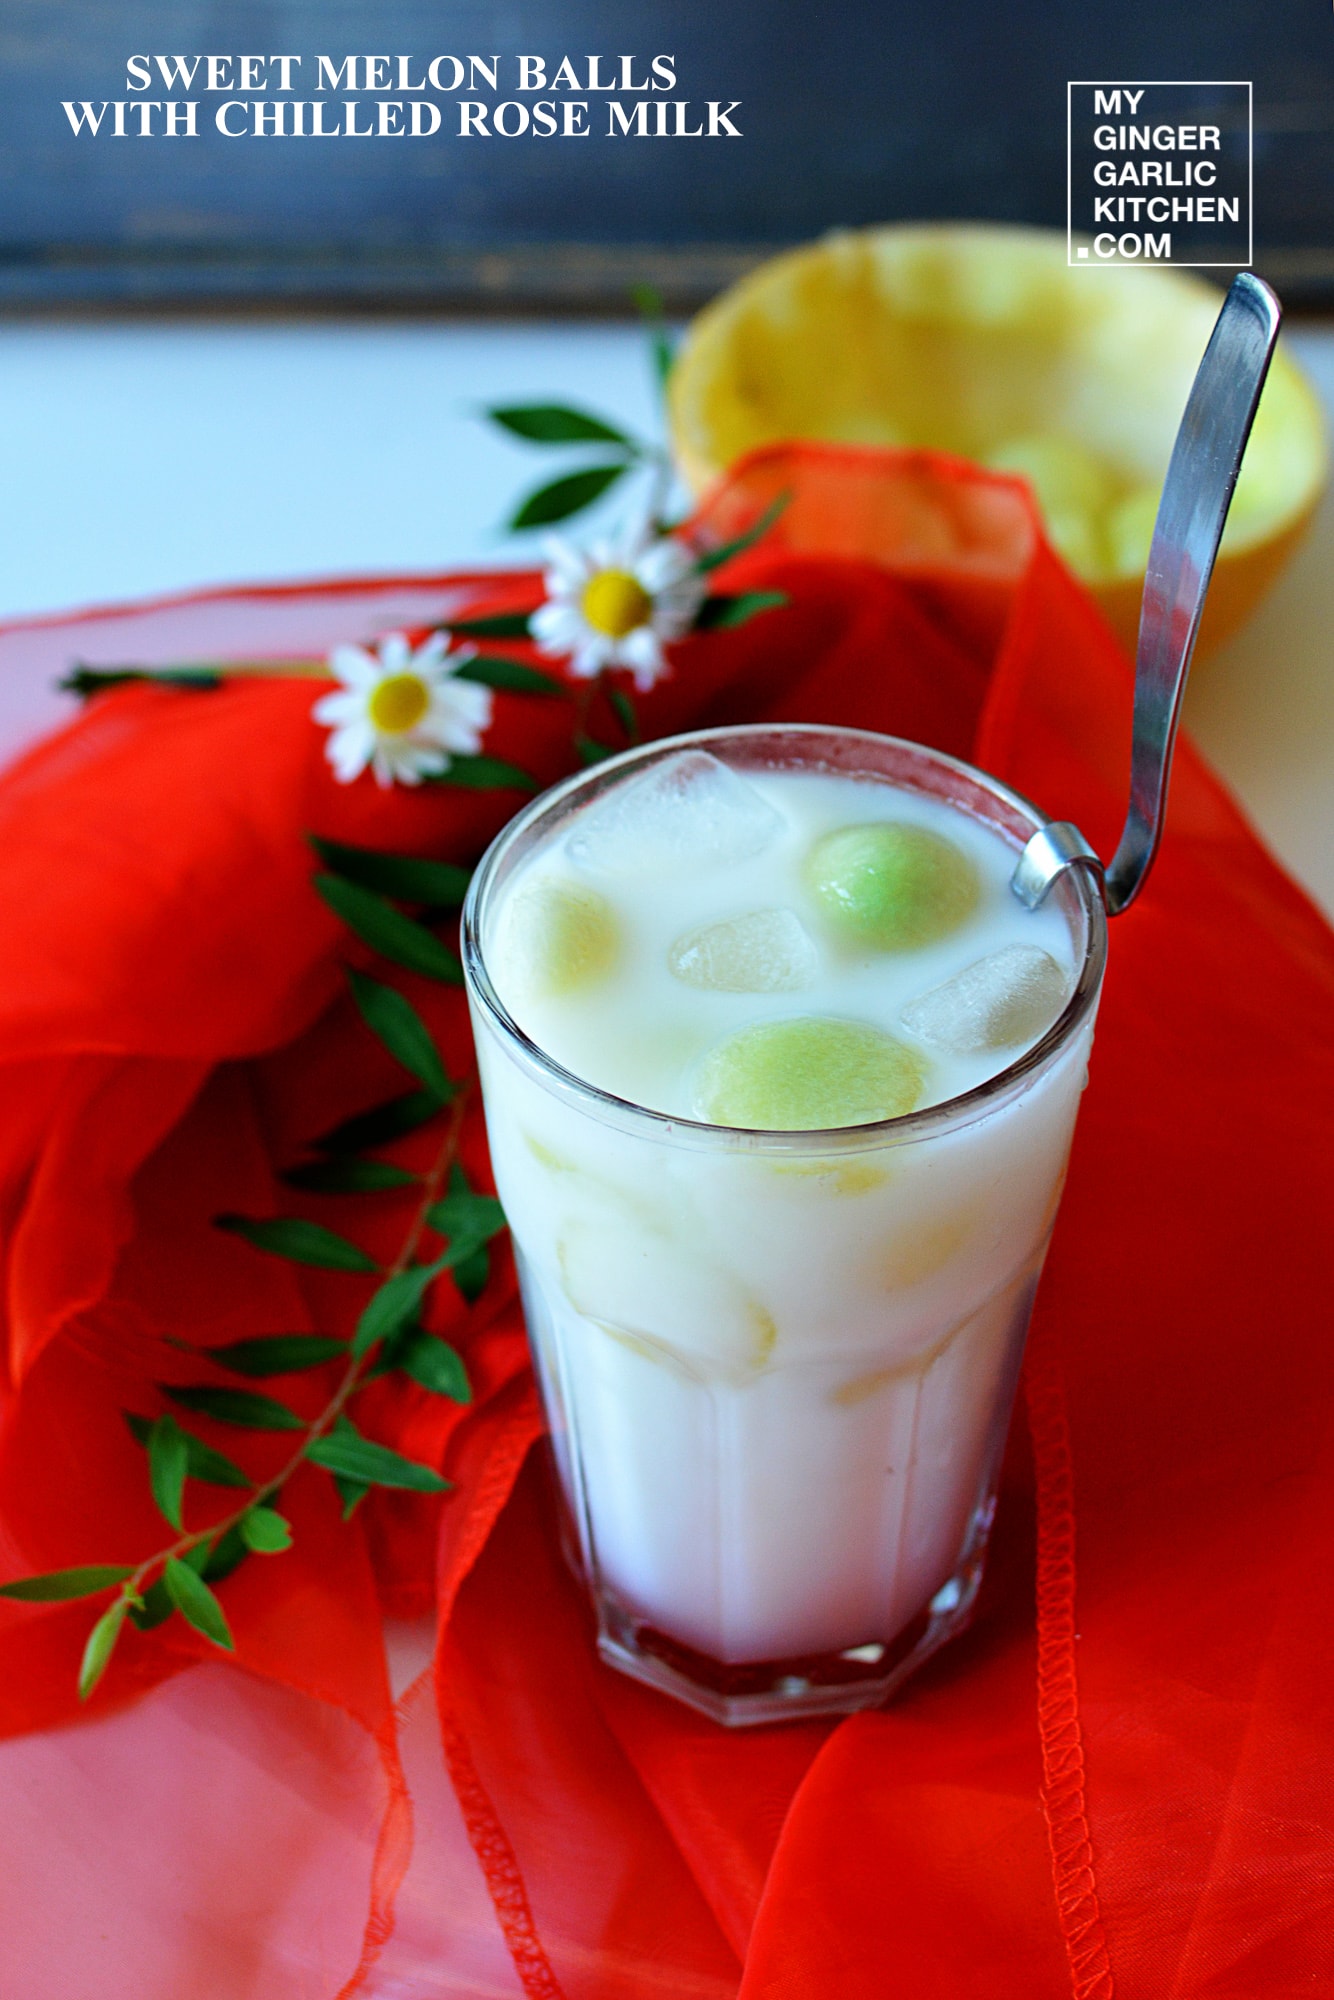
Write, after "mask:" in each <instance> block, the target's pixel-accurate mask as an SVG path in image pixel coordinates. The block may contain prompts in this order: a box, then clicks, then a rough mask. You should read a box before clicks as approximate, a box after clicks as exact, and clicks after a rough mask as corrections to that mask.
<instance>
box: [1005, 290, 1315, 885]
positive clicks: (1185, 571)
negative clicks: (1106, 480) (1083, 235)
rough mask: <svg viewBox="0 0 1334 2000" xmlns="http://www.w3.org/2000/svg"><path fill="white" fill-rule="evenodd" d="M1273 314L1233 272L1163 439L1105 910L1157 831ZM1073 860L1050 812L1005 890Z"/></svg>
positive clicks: (1072, 839)
mask: <svg viewBox="0 0 1334 2000" xmlns="http://www.w3.org/2000/svg"><path fill="white" fill-rule="evenodd" d="M1281 311H1282V309H1281V307H1280V306H1279V302H1278V300H1277V299H1276V298H1275V297H1274V294H1273V293H1272V292H1271V291H1270V289H1269V287H1268V285H1265V284H1262V283H1261V281H1260V279H1259V278H1257V277H1255V276H1254V275H1253V274H1252V273H1251V272H1250V271H1242V272H1240V273H1239V274H1238V275H1237V277H1235V278H1234V279H1233V280H1232V286H1231V289H1230V290H1229V292H1228V295H1227V297H1226V298H1225V299H1224V301H1223V309H1222V311H1221V312H1220V313H1219V315H1218V320H1217V323H1216V324H1215V326H1214V330H1213V333H1212V335H1211V336H1210V339H1209V345H1208V347H1207V348H1206V349H1205V351H1204V359H1203V360H1202V361H1201V363H1200V366H1199V369H1198V371H1197V373H1196V376H1195V381H1194V385H1193V386H1192V388H1191V392H1190V397H1189V399H1188V401H1187V403H1186V408H1185V413H1184V415H1183V416H1182V419H1181V427H1180V429H1179V430H1178V432H1177V436H1176V443H1175V445H1174V446H1173V447H1172V460H1171V463H1170V465H1169V466H1168V468H1167V479H1166V481H1165V483H1164V485H1163V497H1162V499H1161V500H1160V502H1159V503H1158V518H1157V520H1156V522H1155V523H1154V529H1153V543H1152V546H1151V547H1150V550H1149V567H1148V573H1147V574H1146V576H1145V578H1144V600H1143V603H1142V605H1141V608H1140V620H1139V645H1138V648H1137V650H1136V654H1135V710H1134V724H1133V739H1132V746H1131V753H1130V807H1129V811H1128V812H1127V815H1126V823H1125V827H1124V830H1123V831H1122V834H1121V839H1120V843H1119V845H1118V846H1117V850H1116V853H1115V854H1114V855H1113V856H1112V859H1111V861H1110V862H1109V864H1108V866H1107V869H1106V872H1105V876H1104V881H1103V894H1104V897H1105V899H1106V903H1107V912H1108V915H1109V916H1113V917H1115V916H1119V915H1120V913H1121V911H1122V910H1125V909H1129V907H1130V905H1131V903H1133V902H1134V900H1135V898H1136V896H1137V895H1138V894H1139V892H1140V890H1141V889H1142V888H1143V886H1144V881H1145V877H1146V876H1147V875H1148V872H1149V869H1150V868H1151V867H1152V865H1153V859H1154V856H1155V855H1156V854H1157V852H1158V844H1159V842H1160V841H1161V839H1162V834H1163V819H1164V815H1165V813H1166V810H1167V784H1168V779H1169V777H1170V775H1171V770H1172V750H1173V747H1174V745H1175V743H1176V733H1177V723H1178V722H1179V721H1180V718H1181V698H1182V695H1183V694H1184V693H1185V689H1186V675H1187V673H1188V672H1189V670H1190V662H1191V655H1192V654H1193V653H1194V651H1195V637H1196V634H1197V633H1198V631H1199V629H1200V614H1201V613H1202V612H1203V610H1204V600H1205V596H1206V593H1207V592H1208V589H1209V579H1210V577H1211V576H1212V575H1213V568H1214V558H1215V556H1216V555H1217V554H1218V544H1219V542H1220V541H1221V539H1222V535H1223V524H1224V522H1225V521H1226V520H1227V511H1228V508H1229V506H1230V505H1231V503H1232V490H1233V488H1234V487H1235V485H1236V483H1237V474H1238V472H1239V471H1240V469H1241V460H1242V454H1243V452H1244V451H1245V449H1246V440H1247V438H1248V437H1249V436H1250V434H1251V424H1252V422H1253V421H1254V417H1255V408H1256V404H1257V403H1258V402H1259V400H1260V391H1261V389H1262V388H1263V387H1264V380H1265V376H1266V374H1267V373H1268V372H1269V362H1270V357H1271V356H1272V354H1273V351H1274V342H1275V341H1276V340H1277V338H1278V323H1279V319H1280V317H1281ZM1072 867H1075V868H1078V867H1082V868H1088V869H1090V870H1091V871H1092V872H1093V873H1095V874H1097V875H1104V871H1103V865H1102V862H1101V861H1100V860H1099V858H1098V856H1097V855H1096V854H1095V853H1094V851H1093V849H1092V848H1091V847H1090V846H1089V844H1088V842H1087V841H1086V840H1085V838H1084V836H1083V834H1082V833H1080V831H1079V829H1078V827H1076V826H1073V825H1072V824H1071V823H1070V821H1069V820H1054V821H1052V822H1051V824H1050V825H1048V826H1045V827H1043V828H1042V829H1041V831H1040V832H1038V833H1035V834H1034V835H1033V838H1032V839H1031V840H1030V841H1029V843H1028V845H1027V846H1026V847H1025V849H1024V851H1023V853H1022V854H1021V855H1020V857H1019V864H1018V866H1017V867H1016V869H1015V871H1014V876H1013V878H1012V880H1011V883H1010V887H1011V888H1012V889H1013V890H1014V893H1015V895H1016V896H1018V898H1019V900H1020V902H1021V903H1026V904H1027V905H1028V907H1029V909H1036V907H1037V905H1038V904H1039V903H1040V902H1041V901H1042V899H1043V897H1044V896H1045V895H1046V894H1047V891H1048V890H1049V889H1050V888H1051V885H1052V883H1053V882H1054V881H1055V880H1056V878H1057V876H1058V875H1060V874H1061V873H1062V872H1063V871H1064V870H1065V869H1067V868H1072Z"/></svg>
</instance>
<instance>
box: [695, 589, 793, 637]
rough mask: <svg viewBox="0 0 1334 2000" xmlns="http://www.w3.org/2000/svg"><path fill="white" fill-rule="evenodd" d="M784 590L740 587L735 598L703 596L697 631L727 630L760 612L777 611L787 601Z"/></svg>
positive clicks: (697, 619)
mask: <svg viewBox="0 0 1334 2000" xmlns="http://www.w3.org/2000/svg"><path fill="white" fill-rule="evenodd" d="M787 601H788V600H787V592H786V591H783V590H743V591H742V592H741V594H740V596H738V597H706V598H705V600H704V602H703V603H702V604H701V605H700V607H699V611H698V613H697V614H696V617H695V630H696V631H697V632H727V631H731V630H733V629H734V628H735V627H736V626H738V625H746V624H749V622H750V620H751V619H752V618H758V616H759V615H760V613H761V612H762V611H777V610H778V609H779V607H780V606H781V605H784V604H786V603H787Z"/></svg>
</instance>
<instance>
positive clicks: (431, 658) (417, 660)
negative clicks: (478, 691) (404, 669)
mask: <svg viewBox="0 0 1334 2000" xmlns="http://www.w3.org/2000/svg"><path fill="white" fill-rule="evenodd" d="M449 644H450V635H449V633H448V632H432V633H430V634H429V636H428V637H427V638H425V639H423V640H422V642H421V644H420V646H418V648H417V650H416V652H415V653H414V654H413V655H412V670H413V672H414V673H418V674H420V675H421V676H422V679H423V680H428V679H429V678H430V676H431V675H432V674H436V673H439V672H441V670H442V669H443V671H444V672H445V673H452V672H453V670H454V669H453V667H452V666H450V665H448V664H447V663H446V656H447V654H448V653H449ZM476 651H477V648H476V647H475V646H472V647H469V648H467V649H465V650H463V651H460V653H459V654H458V656H457V664H458V665H459V666H462V664H463V662H464V660H465V659H468V658H470V657H471V655H472V654H473V653H475V652H476Z"/></svg>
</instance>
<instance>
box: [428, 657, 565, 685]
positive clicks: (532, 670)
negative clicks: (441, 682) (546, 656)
mask: <svg viewBox="0 0 1334 2000" xmlns="http://www.w3.org/2000/svg"><path fill="white" fill-rule="evenodd" d="M454 678H455V680H456V681H478V682H480V684H481V685H482V686H483V687H490V688H500V689H501V690H502V691H503V692H504V693H505V694H555V695H563V694H564V693H565V688H564V687H563V685H562V684H561V682H560V681H558V680H557V679H556V676H555V675H554V674H544V673H542V672H541V671H540V669H538V668H537V667H526V666H524V665H523V663H522V661H520V660H498V659H496V657H495V656H494V654H493V655H492V656H491V657H490V658H489V659H482V658H480V657H479V658H478V659H475V660H469V661H468V662H467V664H466V666H462V667H458V668H456V669H455V673H454Z"/></svg>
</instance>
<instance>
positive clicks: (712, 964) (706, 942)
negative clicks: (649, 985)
mask: <svg viewBox="0 0 1334 2000" xmlns="http://www.w3.org/2000/svg"><path fill="white" fill-rule="evenodd" d="M667 963H668V965H669V966H670V967H671V969H672V971H673V972H674V973H675V974H676V977H677V978H678V979H683V980H684V981H685V983H686V985H687V986H702V987H705V988H706V989H711V990H713V991H714V992H718V993H795V992H798V991H799V990H800V989H801V988H802V987H803V986H809V985H810V984H811V981H812V980H813V979H814V978H815V974H816V971H817V969H818V966H819V959H818V956H817V954H816V950H815V946H814V944H813V943H812V942H811V939H810V936H809V935H808V933H807V931H806V930H805V928H804V926H803V925H802V922H801V919H800V918H799V917H797V916H795V915H794V914H793V912H792V911H791V910H749V911H747V913H746V914H745V916H742V917H729V918H728V919H727V920H726V922H724V923H721V924H704V925H702V926H701V928H700V929H699V930H694V931H686V932H685V933H684V934H683V935H682V936H681V937H679V938H677V940H676V942H675V944H673V945H672V946H671V948H670V949H669V951H668V953H667Z"/></svg>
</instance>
